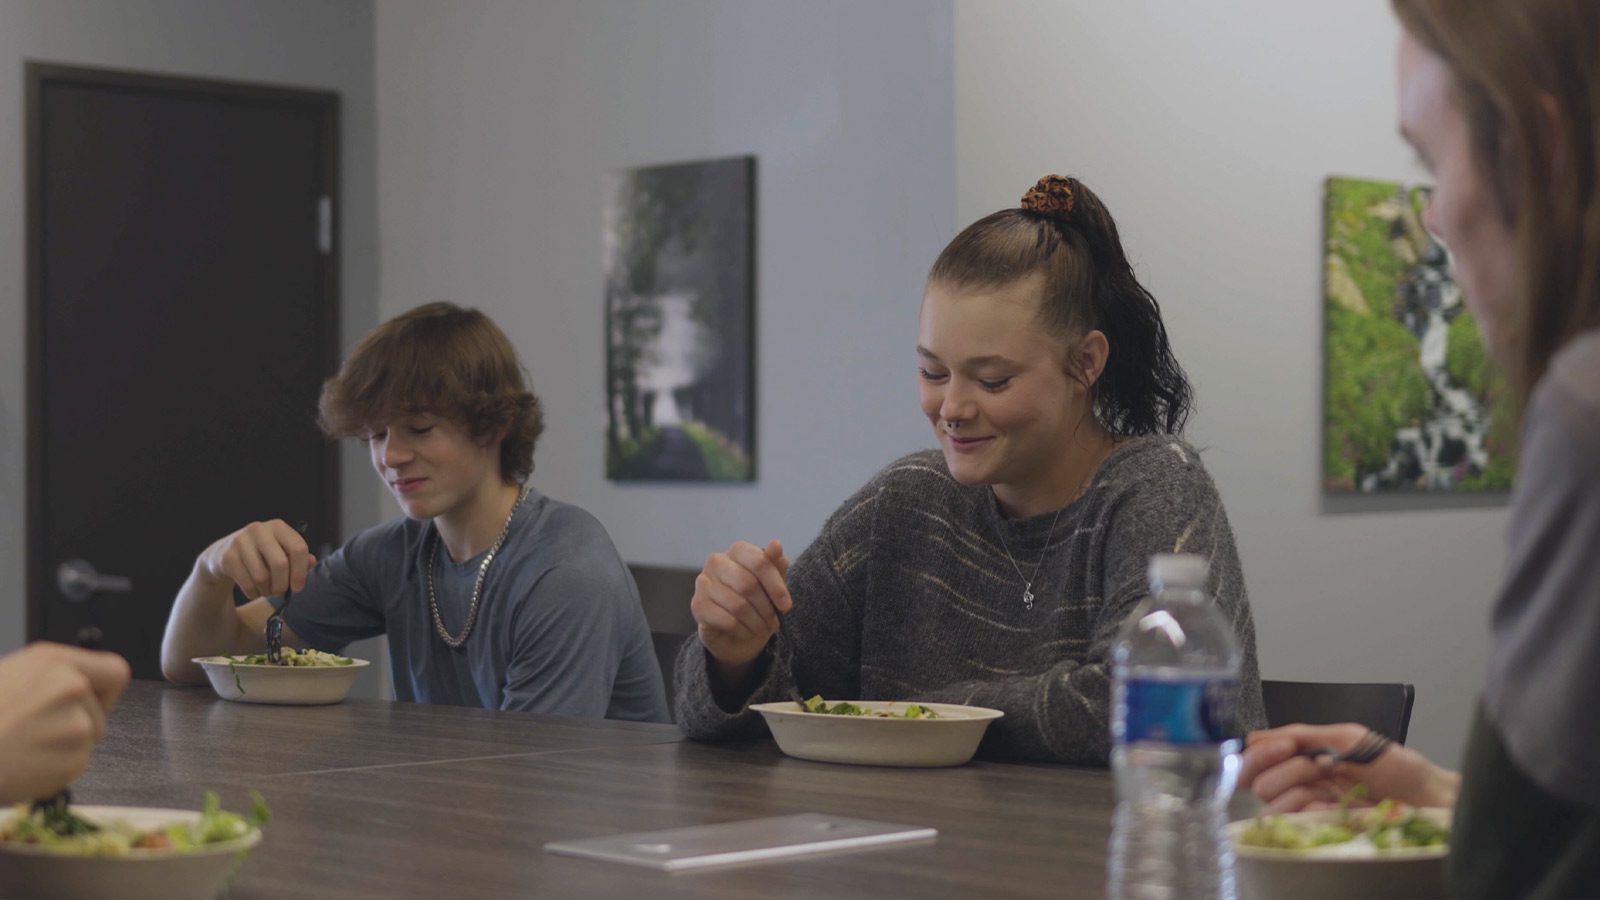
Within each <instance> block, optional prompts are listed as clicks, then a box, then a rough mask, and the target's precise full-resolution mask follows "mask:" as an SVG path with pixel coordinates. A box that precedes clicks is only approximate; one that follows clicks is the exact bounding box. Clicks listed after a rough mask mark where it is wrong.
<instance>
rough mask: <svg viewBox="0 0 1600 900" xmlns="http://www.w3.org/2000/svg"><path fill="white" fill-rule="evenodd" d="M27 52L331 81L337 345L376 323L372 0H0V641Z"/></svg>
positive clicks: (20, 297)
mask: <svg viewBox="0 0 1600 900" xmlns="http://www.w3.org/2000/svg"><path fill="white" fill-rule="evenodd" d="M29 60H38V61H44V62H56V63H68V64H73V65H85V66H100V67H107V68H125V69H134V70H139V71H144V72H152V73H160V74H171V75H183V76H192V77H202V78H224V79H233V80H245V81H257V82H265V83H273V84H282V85H290V86H295V87H306V88H315V89H319V90H331V91H337V92H338V93H339V95H340V103H341V106H340V115H341V117H342V132H341V135H340V141H341V146H342V150H343V158H342V160H341V172H340V174H341V178H342V184H341V190H342V194H343V205H344V209H343V210H342V215H341V216H339V217H338V218H339V227H340V228H341V231H340V239H341V241H342V242H343V248H344V256H343V268H342V273H341V274H342V277H341V284H340V300H341V302H342V304H343V307H342V326H341V327H342V329H343V333H344V335H345V344H346V346H348V345H349V344H350V343H351V341H352V336H359V335H360V334H361V333H362V332H364V331H366V330H368V329H369V328H371V327H372V325H373V324H374V323H375V322H376V321H377V313H376V292H375V285H376V279H377V258H376V257H377V254H376V249H377V247H376V244H377V241H376V237H377V231H376V228H377V223H376V218H377V214H376V197H375V191H374V189H375V184H376V176H375V173H374V169H373V135H374V125H373V116H374V107H373V103H374V100H373V67H374V66H373V22H372V4H371V2H370V0H340V2H325V0H228V2H225V3H219V2H212V0H141V2H138V3H129V2H125V0H0V110H4V111H5V113H4V114H3V115H0V461H3V463H4V464H3V465H0V651H3V650H8V649H11V648H12V647H15V646H17V645H19V644H21V643H22V641H23V639H24V636H25V635H24V618H25V610H26V604H25V594H24V591H25V590H26V587H25V576H24V570H23V564H24V546H23V542H24V536H25V534H26V522H25V519H24V516H25V514H26V491H25V488H24V485H25V481H24V476H25V474H26V473H25V471H24V466H25V460H26V446H27V445H26V438H25V433H24V425H25V422H26V417H27V410H26V396H25V394H24V378H25V376H24V369H25V365H26V358H27V357H26V352H25V346H24V339H25V335H26V328H25V321H26V319H25V316H26V312H25V298H26V293H25V283H26V281H25V278H26V273H25V269H24V265H23V254H24V245H25V243H26V241H25V229H26V218H25V210H24V202H25V201H24V198H25V197H26V184H25V182H24V179H23V152H24V151H23V148H24V119H23V115H22V111H23V63H24V62H25V61H29ZM369 471H370V470H368V469H367V468H366V466H365V462H364V459H363V457H362V454H361V453H359V452H358V448H354V447H352V448H350V451H349V452H348V453H347V455H346V457H345V466H344V479H345V483H346V485H348V486H350V487H347V489H346V491H345V500H344V516H343V517H344V525H345V529H346V531H347V533H348V532H349V531H351V530H352V529H358V528H361V527H365V526H366V525H369V524H371V523H372V522H374V521H376V520H377V516H378V514H379V507H378V504H377V503H376V501H375V498H374V497H373V496H372V494H371V492H370V491H368V490H365V489H364V488H365V486H366V484H367V482H368V481H370V480H371V475H370V474H369ZM241 524H243V523H241ZM194 549H195V552H197V553H198V552H199V551H200V550H201V549H202V548H200V547H196V548H194ZM173 589H174V591H176V589H177V585H173ZM373 680H374V681H375V678H374V679H373Z"/></svg>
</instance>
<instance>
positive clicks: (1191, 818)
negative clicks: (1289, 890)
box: [1107, 554, 1240, 900]
mask: <svg viewBox="0 0 1600 900" xmlns="http://www.w3.org/2000/svg"><path fill="white" fill-rule="evenodd" d="M1112 669H1113V677H1114V679H1115V681H1114V687H1113V696H1112V702H1113V720H1112V728H1111V740H1112V755H1111V764H1112V768H1113V770H1114V771H1115V773H1116V782H1117V812H1116V819H1115V821H1114V823H1113V826H1112V832H1111V852H1110V860H1109V864H1108V869H1109V871H1108V872H1107V880H1108V890H1107V896H1108V897H1110V898H1112V900H1135V898H1139V900H1145V898H1148V900H1156V898H1162V900H1167V898H1171V900H1207V898H1219V900H1234V898H1235V897H1237V896H1238V894H1237V889H1236V888H1235V885H1234V874H1233V845H1232V844H1231V843H1230V842H1229V840H1228V836H1227V830H1226V828H1227V818H1228V813H1227V811H1228V800H1229V798H1230V797H1231V796H1232V795H1233V788H1234V783H1235V782H1236V781H1237V779H1238V774H1239V748H1240V741H1239V738H1238V734H1237V729H1236V726H1235V717H1236V716H1235V711H1236V709H1237V706H1238V695H1239V645H1238V642H1237V641H1236V640H1235V639H1234V636H1233V629H1232V628H1231V627H1230V626H1229V624H1228V619H1227V617H1226V616H1224V615H1223V614H1222V612H1221V611H1220V610H1218V609H1217V607H1216V605H1215V604H1214V603H1212V602H1211V598H1210V597H1209V596H1208V595H1207V594H1206V560H1205V558H1204V557H1201V556H1195V555H1192V554H1162V555H1159V556H1156V557H1154V558H1152V559H1151V560H1150V599H1148V600H1146V601H1145V602H1143V603H1141V604H1140V605H1139V607H1138V608H1137V609H1135V610H1134V612H1133V614H1132V615H1130V616H1129V617H1128V621H1127V622H1126V623H1125V624H1124V625H1123V626H1122V632H1121V634H1120V636H1119V637H1118V640H1117V643H1116V646H1115V648H1114V649H1113V651H1112Z"/></svg>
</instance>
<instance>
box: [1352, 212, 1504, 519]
mask: <svg viewBox="0 0 1600 900" xmlns="http://www.w3.org/2000/svg"><path fill="white" fill-rule="evenodd" d="M1398 199H1399V200H1400V201H1401V202H1407V203H1408V202H1409V200H1408V198H1405V197H1404V196H1402V197H1400V198H1398ZM1416 230H1417V231H1418V232H1420V236H1421V240H1418V241H1415V243H1420V244H1422V249H1421V253H1420V254H1416V262H1415V263H1414V264H1413V265H1412V266H1411V267H1410V268H1409V270H1408V271H1407V272H1406V274H1405V276H1404V277H1403V278H1402V280H1401V281H1400V284H1399V285H1398V288H1397V290H1396V292H1395V302H1394V315H1395V318H1396V319H1397V320H1399V321H1400V323H1401V324H1402V325H1404V326H1405V327H1406V330H1407V331H1409V332H1411V334H1412V336H1414V337H1415V338H1416V339H1417V342H1418V348H1419V355H1420V362H1421V364H1422V371H1423V373H1424V375H1425V376H1426V377H1427V380H1428V386H1429V387H1430V389H1431V395H1432V403H1431V408H1430V410H1429V412H1428V415H1427V417H1426V418H1424V419H1423V420H1422V421H1420V422H1416V423H1413V424H1411V425H1409V426H1406V427H1402V428H1399V429H1396V431H1395V435H1394V441H1393V444H1392V446H1391V448H1390V453H1389V461H1388V464H1387V465H1386V466H1385V467H1384V468H1383V469H1382V470H1380V471H1377V472H1373V473H1371V474H1369V475H1367V476H1366V477H1365V478H1363V479H1362V481H1361V490H1363V491H1375V490H1382V489H1394V488H1420V489H1423V490H1450V489H1452V488H1454V487H1455V486H1456V485H1457V484H1458V483H1459V482H1460V481H1461V480H1462V479H1464V478H1466V477H1470V476H1472V475H1476V474H1479V473H1481V472H1482V471H1483V470H1484V469H1485V467H1487V466H1488V464H1489V452H1488V450H1487V449H1486V448H1485V447H1484V436H1485V432H1486V431H1487V430H1488V427H1489V411H1488V410H1486V409H1484V407H1483V405H1482V404H1481V403H1480V402H1479V401H1478V399H1477V398H1476V397H1474V396H1473V395H1472V394H1471V393H1470V392H1469V391H1467V390H1465V389H1463V387H1461V386H1460V385H1457V384H1455V383H1454V382H1453V381H1452V380H1451V378H1450V373H1449V371H1448V369H1447V367H1446V365H1445V359H1446V356H1447V353H1448V351H1449V333H1450V323H1451V322H1453V321H1455V319H1456V317H1458V316H1460V315H1462V314H1463V313H1465V312H1466V308H1465V307H1464V306H1463V305H1462V302H1461V289H1460V288H1459V287H1458V286H1457V285H1456V283H1455V282H1454V281H1453V280H1451V278H1450V270H1449V262H1450V261H1449V254H1448V252H1447V251H1446V250H1445V248H1444V247H1443V245H1441V244H1440V243H1439V242H1438V241H1436V240H1433V239H1432V238H1431V236H1428V235H1427V233H1426V232H1423V231H1421V230H1420V228H1417V229H1416Z"/></svg>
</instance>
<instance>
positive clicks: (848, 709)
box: [800, 694, 939, 719]
mask: <svg viewBox="0 0 1600 900" xmlns="http://www.w3.org/2000/svg"><path fill="white" fill-rule="evenodd" d="M800 708H801V709H803V710H805V711H806V712H809V713H821V714H823V715H825V716H873V717H875V718H879V719H937V718H939V714H938V713H936V712H934V711H933V710H931V709H929V708H928V707H926V706H923V705H921V704H919V703H908V704H906V709H905V712H894V711H892V710H887V709H865V708H863V707H860V706H857V705H855V704H854V703H850V702H847V701H844V700H841V701H839V702H838V703H835V704H833V705H832V706H829V705H828V704H827V702H826V701H824V700H823V699H822V695H821V694H816V695H814V696H813V697H812V698H811V699H810V700H807V701H805V702H803V703H801V704H800Z"/></svg>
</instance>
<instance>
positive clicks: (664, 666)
mask: <svg viewBox="0 0 1600 900" xmlns="http://www.w3.org/2000/svg"><path fill="white" fill-rule="evenodd" d="M628 571H629V572H630V573H631V574H632V575H633V583H634V584H636V585H638V587H639V603H640V605H641V606H643V607H644V619H645V621H646V622H648V623H649V624H650V642H651V644H653V645H654V646H655V651H656V664H657V665H659V666H660V667H661V682H662V684H664V685H666V688H667V708H668V709H671V708H672V698H673V682H672V664H673V662H674V661H675V660H676V659H677V658H678V648H679V647H682V646H683V642H684V641H685V640H687V639H688V638H689V637H691V636H693V635H694V634H695V632H696V631H697V628H696V626H695V622H694V616H693V615H691V614H690V613H689V598H691V597H693V596H694V579H695V576H696V575H699V574H700V572H699V570H698V569H684V568H679V567H676V566H651V565H643V564H640V563H629V564H628Z"/></svg>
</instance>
